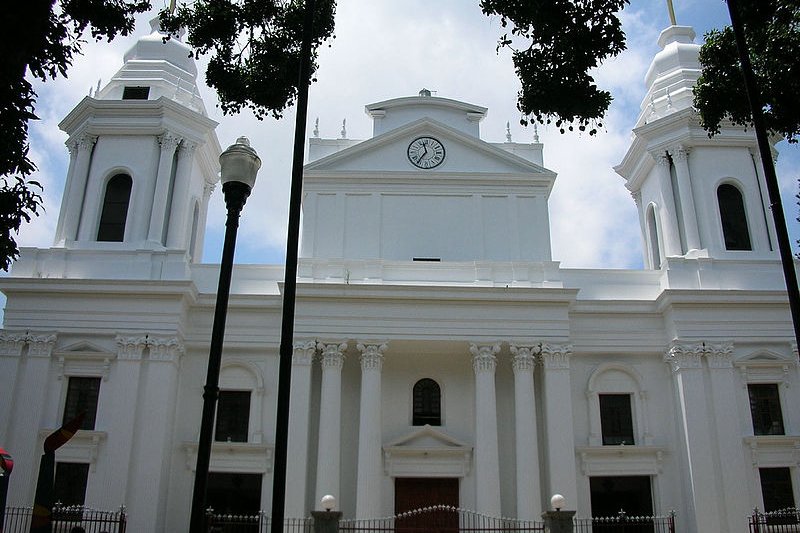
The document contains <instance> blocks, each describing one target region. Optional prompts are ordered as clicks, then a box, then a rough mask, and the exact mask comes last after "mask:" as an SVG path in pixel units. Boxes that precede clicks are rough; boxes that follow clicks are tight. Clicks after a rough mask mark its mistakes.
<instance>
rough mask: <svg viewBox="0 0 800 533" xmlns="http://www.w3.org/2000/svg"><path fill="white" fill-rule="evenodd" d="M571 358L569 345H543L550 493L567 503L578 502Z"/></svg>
mask: <svg viewBox="0 0 800 533" xmlns="http://www.w3.org/2000/svg"><path fill="white" fill-rule="evenodd" d="M571 356H572V346H571V345H570V344H547V343H544V344H542V367H543V370H544V417H545V424H546V425H545V428H546V432H547V465H548V478H549V480H550V491H549V493H548V494H549V495H552V494H556V493H558V494H561V495H563V496H564V497H565V498H566V499H567V502H577V501H578V487H577V474H576V469H575V432H574V428H573V425H572V384H571V380H570V371H569V359H570V357H571ZM548 497H549V496H548Z"/></svg>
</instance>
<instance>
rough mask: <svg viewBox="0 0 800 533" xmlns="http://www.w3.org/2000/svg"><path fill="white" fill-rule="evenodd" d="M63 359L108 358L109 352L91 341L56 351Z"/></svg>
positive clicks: (77, 343) (80, 342) (79, 342)
mask: <svg viewBox="0 0 800 533" xmlns="http://www.w3.org/2000/svg"><path fill="white" fill-rule="evenodd" d="M56 355H57V356H61V357H92V356H108V355H109V351H108V350H106V349H104V348H102V347H100V346H98V345H96V344H94V343H92V342H89V341H78V342H75V343H72V344H69V345H67V346H64V347H63V348H59V349H58V350H57V351H56Z"/></svg>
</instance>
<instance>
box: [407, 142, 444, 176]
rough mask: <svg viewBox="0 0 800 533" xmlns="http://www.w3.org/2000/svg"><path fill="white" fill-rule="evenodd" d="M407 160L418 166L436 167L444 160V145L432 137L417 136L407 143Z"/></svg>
mask: <svg viewBox="0 0 800 533" xmlns="http://www.w3.org/2000/svg"><path fill="white" fill-rule="evenodd" d="M408 160H409V161H411V164H412V165H414V166H415V167H419V168H424V169H429V168H434V167H438V166H439V165H441V164H442V162H443V161H444V146H443V145H442V143H440V142H439V141H438V140H436V139H434V138H433V137H417V138H416V139H414V140H413V141H411V144H409V145H408Z"/></svg>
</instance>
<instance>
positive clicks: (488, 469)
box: [469, 343, 501, 516]
mask: <svg viewBox="0 0 800 533" xmlns="http://www.w3.org/2000/svg"><path fill="white" fill-rule="evenodd" d="M469 351H470V353H472V368H473V370H474V371H475V483H476V500H477V501H476V510H477V511H478V512H479V513H483V514H486V515H489V516H500V512H501V506H500V456H499V449H498V442H497V397H496V392H495V368H496V367H497V357H496V355H497V354H498V353H499V352H500V344H499V343H497V344H475V343H472V344H470V347H469Z"/></svg>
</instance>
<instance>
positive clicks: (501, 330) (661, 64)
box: [0, 26, 800, 533]
mask: <svg viewBox="0 0 800 533" xmlns="http://www.w3.org/2000/svg"><path fill="white" fill-rule="evenodd" d="M693 39H694V32H693V31H692V29H691V28H688V27H684V26H671V27H669V28H667V29H666V30H664V31H663V32H662V34H661V37H660V41H659V44H660V45H661V48H662V50H661V52H659V53H658V54H657V55H656V57H655V58H654V59H653V62H652V65H651V67H650V70H649V71H648V74H647V77H646V80H645V82H646V90H647V92H646V95H645V97H644V99H643V104H642V110H641V114H640V117H639V120H638V122H637V125H636V127H635V129H634V132H633V133H634V134H633V140H632V143H631V146H630V148H629V149H628V151H627V153H626V154H625V155H624V158H623V160H622V162H621V163H620V164H619V166H618V167H616V170H617V172H618V173H619V174H620V175H621V176H622V178H624V179H625V182H626V186H627V187H628V189H629V190H630V191H631V194H632V196H633V201H635V202H636V205H637V207H638V210H639V220H640V225H641V234H642V245H643V250H644V255H645V261H644V262H645V268H644V269H642V270H599V269H566V268H561V267H560V266H559V264H558V262H555V261H553V260H552V257H551V252H550V230H549V214H548V196H549V194H550V191H551V189H552V186H553V183H554V181H555V179H556V173H555V172H553V171H551V170H548V169H547V168H546V167H545V166H544V157H543V146H542V144H540V143H538V142H536V143H530V144H528V143H513V142H510V141H508V142H501V143H491V142H487V141H485V140H483V139H481V137H480V122H481V120H482V119H483V117H484V116H485V114H486V111H487V110H486V109H485V108H483V107H480V106H478V105H474V104H470V103H465V102H459V101H455V100H451V99H447V98H441V97H434V96H431V95H430V93H429V92H426V91H422V92H420V94H419V95H417V96H410V97H401V98H396V99H391V100H386V101H382V102H378V103H374V104H370V105H367V106H366V112H367V113H368V114H369V116H370V117H371V118H372V120H373V124H374V130H373V137H372V138H370V139H368V140H365V141H350V140H342V139H320V138H318V137H316V136H315V137H313V138H311V139H310V140H309V162H308V163H307V165H306V167H305V173H304V196H303V215H304V225H303V230H302V248H301V259H300V263H299V269H298V296H297V317H296V323H295V340H294V353H293V358H292V388H291V413H290V424H289V450H290V453H289V458H288V479H287V503H286V515H287V516H293V517H303V516H307V515H308V514H309V512H310V511H311V510H313V509H315V508H316V507H317V506H318V503H317V502H319V500H320V498H321V496H323V495H325V494H333V495H335V496H336V497H337V499H338V501H339V505H340V508H341V510H342V511H343V512H344V514H345V516H346V517H357V518H370V517H381V516H389V515H392V514H395V512H399V511H404V510H409V509H413V508H416V507H421V506H425V505H429V504H432V503H444V504H452V505H456V506H460V507H463V508H468V509H473V510H476V511H478V512H480V513H483V514H487V515H491V516H508V517H517V518H520V519H538V518H539V516H540V515H541V513H542V511H544V510H546V509H547V505H548V502H549V499H550V496H551V495H552V494H554V493H560V494H562V495H564V496H565V498H566V501H567V506H568V507H569V508H572V509H577V512H578V516H583V517H588V516H592V515H594V516H603V515H609V514H616V512H617V511H619V509H624V510H625V511H626V512H628V514H637V515H638V514H666V513H668V512H670V511H671V510H675V511H676V513H677V515H676V516H677V522H678V524H679V527H680V530H681V531H687V532H702V533H708V532H728V531H744V530H745V528H746V518H745V517H746V514H747V513H748V512H749V510H751V509H752V508H754V507H759V508H760V509H764V508H766V509H767V510H771V509H778V508H782V507H793V506H795V504H796V502H798V501H800V499H799V498H800V492H798V491H800V472H799V471H798V465H799V464H800V412H799V411H797V410H794V409H792V408H791V406H792V405H796V404H798V403H800V392H798V390H800V374H798V365H797V359H798V354H797V346H796V345H795V344H794V341H793V338H794V337H793V333H792V326H791V321H790V317H789V311H788V303H787V298H786V291H785V288H784V287H785V285H784V281H783V277H782V274H781V266H780V261H779V257H778V253H777V251H776V248H777V247H776V245H775V232H774V227H773V225H772V220H771V216H769V211H768V204H767V200H766V190H765V185H764V179H763V176H762V174H761V169H760V166H759V161H758V159H757V158H758V151H757V149H756V141H755V137H754V136H753V135H752V134H751V133H750V132H745V131H742V130H740V129H737V128H733V127H727V128H723V130H722V132H721V133H720V134H719V135H717V136H716V137H714V138H713V139H709V138H708V136H707V135H706V133H705V132H704V131H703V130H702V128H701V127H700V126H699V123H698V118H697V115H696V113H695V112H694V111H693V110H692V108H691V87H692V85H693V84H694V82H695V81H696V79H697V76H698V75H699V72H700V70H699V69H700V67H699V64H698V62H697V52H698V49H699V47H698V45H696V44H695V43H694V42H693ZM187 56H188V53H187V48H186V46H185V45H184V44H183V43H181V42H180V40H178V39H172V40H170V41H168V42H167V43H166V45H164V44H162V42H161V35H160V34H159V33H158V31H156V29H155V28H154V30H153V33H152V34H151V35H149V36H146V37H143V38H142V39H140V40H139V42H138V43H137V44H136V45H135V46H134V47H133V48H132V49H131V50H130V51H129V52H128V53H127V54H126V56H125V64H124V66H123V67H122V69H121V70H120V71H119V72H118V74H117V75H116V76H115V77H114V78H113V79H112V80H111V82H109V84H108V85H107V86H106V87H105V88H103V89H102V90H101V91H99V92H98V93H97V94H96V95H94V97H87V98H85V99H84V100H83V101H81V102H80V103H79V104H78V105H77V106H76V108H75V109H74V110H73V111H72V112H71V113H70V114H69V115H68V116H67V117H66V118H65V119H64V120H63V122H62V123H61V128H62V129H63V130H64V131H65V132H66V133H67V134H68V135H69V141H68V143H67V144H68V147H69V150H70V154H71V159H70V166H69V170H68V177H67V181H66V186H65V192H64V197H63V203H62V209H61V215H60V218H59V223H58V228H57V234H56V238H55V243H54V245H53V247H51V248H48V249H25V250H23V253H22V256H21V258H20V260H19V261H18V262H17V263H15V265H14V267H13V270H12V272H11V275H10V276H9V277H7V278H1V279H0V288H2V290H3V292H4V293H5V294H6V296H7V298H8V301H7V306H6V310H5V318H4V321H5V323H4V329H3V330H2V332H0V375H2V376H3V386H2V387H0V445H2V446H3V447H4V448H6V449H8V450H9V451H10V452H11V453H12V454H13V455H14V458H15V462H16V468H15V470H14V474H13V477H12V478H11V488H10V492H9V503H10V504H11V505H29V504H30V503H31V502H32V501H33V493H34V487H35V483H36V476H37V468H38V458H39V455H40V453H41V452H40V450H41V444H42V442H43V439H44V437H45V436H46V435H48V434H49V433H50V432H52V431H53V430H54V429H55V428H57V427H59V425H60V424H61V423H62V421H63V420H66V419H69V418H70V417H71V416H72V415H74V414H75V413H77V412H78V411H81V410H87V411H88V413H89V416H87V418H86V419H85V421H84V427H83V429H82V430H81V431H79V432H78V433H77V434H76V435H75V437H74V438H73V439H72V440H71V441H70V442H69V444H68V445H66V446H65V447H64V448H62V449H61V450H59V452H58V454H57V466H56V491H57V497H60V498H61V499H62V500H63V501H64V502H65V503H83V504H86V505H87V506H91V507H95V508H116V507H118V506H119V505H120V504H124V505H126V507H127V509H128V513H129V518H130V524H131V526H130V527H131V528H132V529H131V530H132V531H142V532H145V531H182V530H185V529H186V527H187V524H188V515H189V507H190V499H191V490H192V483H193V477H194V468H195V462H196V454H197V439H198V435H199V421H200V411H201V405H202V401H201V394H202V384H203V383H204V376H205V371H206V363H207V356H208V342H209V338H210V330H211V322H212V315H213V306H214V302H215V296H216V295H215V290H216V282H217V277H218V272H219V266H218V265H209V264H202V263H200V262H199V261H198V258H199V257H200V256H201V255H202V253H201V251H202V243H203V231H204V228H205V219H206V211H207V207H208V201H209V196H210V194H211V191H212V190H213V188H214V185H215V183H216V182H217V180H218V171H219V163H218V159H217V158H218V156H219V153H220V151H221V150H220V144H219V141H218V139H217V137H216V134H215V132H214V128H215V126H216V124H215V123H214V122H213V121H212V120H210V119H209V118H208V117H207V115H206V113H205V109H204V107H203V103H202V101H201V100H200V99H199V97H198V96H197V94H198V92H197V88H196V81H195V78H196V74H197V72H196V68H195V66H194V64H193V62H192V60H191V59H188V58H187ZM282 279H283V268H282V267H281V266H265V265H237V267H236V269H235V271H234V276H233V286H232V293H231V299H230V306H229V318H228V328H227V331H226V337H225V351H224V357H223V363H222V374H221V379H220V387H221V389H222V392H221V394H220V399H219V407H218V410H217V419H216V422H215V442H214V445H213V450H212V457H211V471H212V474H211V476H210V483H209V502H210V505H212V506H213V507H215V508H216V509H218V510H221V511H226V510H227V511H230V512H247V511H256V510H258V509H269V508H270V502H271V491H272V462H273V440H274V431H275V405H276V394H277V390H276V389H277V369H278V343H279V335H280V319H281V317H280V312H281V281H282Z"/></svg>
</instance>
